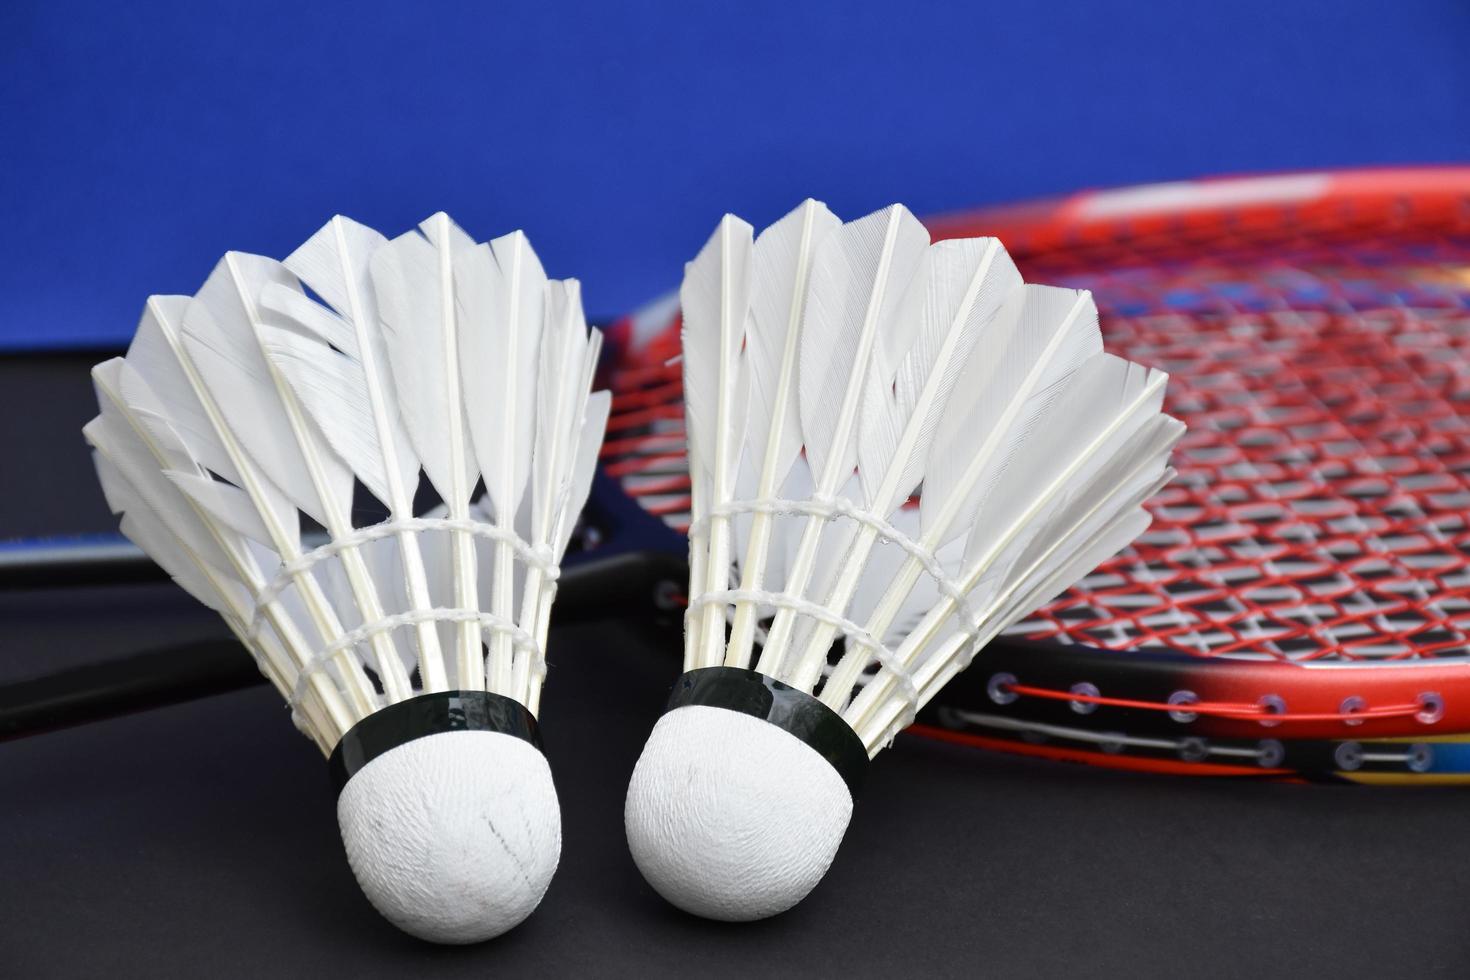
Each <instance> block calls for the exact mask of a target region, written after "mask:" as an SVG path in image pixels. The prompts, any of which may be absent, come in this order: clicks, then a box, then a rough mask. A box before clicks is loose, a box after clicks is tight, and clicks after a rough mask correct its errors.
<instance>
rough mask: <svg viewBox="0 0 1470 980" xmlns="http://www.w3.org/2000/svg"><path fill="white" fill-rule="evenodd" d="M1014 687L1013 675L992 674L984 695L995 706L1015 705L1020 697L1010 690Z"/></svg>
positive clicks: (1014, 676) (1014, 679)
mask: <svg viewBox="0 0 1470 980" xmlns="http://www.w3.org/2000/svg"><path fill="white" fill-rule="evenodd" d="M1015 686H1016V675H1015V674H1006V673H1000V674H993V675H991V678H990V681H989V683H987V684H986V685H985V693H986V694H987V695H989V696H990V700H992V701H994V702H995V703H996V704H1015V703H1016V701H1018V700H1019V699H1020V697H1021V695H1019V694H1017V693H1016V692H1015V691H1014V690H1012V688H1014V687H1015Z"/></svg>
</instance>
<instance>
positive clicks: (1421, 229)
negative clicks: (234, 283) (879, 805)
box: [589, 167, 1470, 784]
mask: <svg viewBox="0 0 1470 980" xmlns="http://www.w3.org/2000/svg"><path fill="white" fill-rule="evenodd" d="M926 223H927V224H928V226H929V228H930V230H931V232H932V233H933V235H934V237H935V238H936V239H938V238H952V237H967V236H976V235H990V236H995V237H998V238H999V239H1001V241H1002V242H1003V243H1004V244H1005V246H1006V247H1007V248H1008V249H1009V251H1010V252H1011V255H1012V256H1013V257H1014V259H1015V260H1016V262H1017V265H1018V266H1019V267H1020V269H1021V271H1022V273H1023V274H1024V275H1025V276H1026V278H1027V280H1028V281H1032V282H1045V283H1052V284H1057V285H1065V286H1072V287H1075V288H1086V289H1090V290H1091V291H1092V292H1093V295H1094V297H1095V299H1096V301H1097V305H1098V308H1099V311H1100V314H1101V323H1102V329H1103V334H1104V342H1105V345H1106V346H1107V348H1108V349H1109V350H1111V351H1113V352H1115V353H1117V354H1120V355H1122V356H1125V357H1128V358H1130V359H1131V360H1135V361H1140V362H1142V363H1146V364H1149V365H1152V366H1156V367H1161V368H1164V369H1166V370H1168V371H1169V372H1170V373H1171V382H1170V393H1169V397H1168V400H1167V403H1166V409H1167V410H1168V411H1170V412H1171V413H1172V414H1174V415H1176V416H1178V417H1180V418H1182V419H1183V420H1184V421H1185V422H1187V423H1188V424H1189V432H1188V434H1187V435H1186V437H1185V439H1184V440H1183V442H1182V443H1181V444H1180V447H1179V450H1178V452H1177V454H1176V456H1177V459H1176V466H1177V468H1178V470H1179V476H1178V478H1177V479H1176V480H1175V481H1174V482H1173V483H1171V484H1170V485H1169V486H1168V487H1166V488H1165V489H1164V490H1163V491H1162V492H1161V493H1160V494H1159V495H1158V496H1157V498H1156V499H1155V500H1154V501H1152V502H1151V504H1150V509H1151V511H1152V512H1153V515H1154V523H1153V526H1152V527H1151V528H1150V530H1149V531H1148V532H1147V533H1145V535H1144V536H1143V537H1142V538H1141V539H1140V540H1139V541H1138V542H1137V543H1136V544H1135V545H1134V546H1132V547H1131V548H1129V549H1128V550H1126V551H1125V552H1123V553H1122V554H1120V555H1118V556H1117V557H1115V558H1113V559H1111V560H1110V561H1108V562H1106V563H1105V564H1103V565H1102V566H1101V567H1100V568H1099V569H1098V570H1097V571H1096V572H1095V573H1094V574H1092V575H1090V576H1088V578H1087V579H1085V580H1084V581H1083V582H1082V583H1080V584H1079V585H1078V586H1077V587H1075V588H1073V589H1071V590H1069V591H1068V592H1067V593H1065V594H1064V595H1062V596H1061V597H1059V598H1058V599H1057V600H1055V601H1054V602H1052V603H1050V604H1049V605H1047V606H1046V607H1045V608H1043V609H1042V610H1040V611H1038V612H1037V613H1036V614H1035V615H1033V616H1032V617H1030V618H1028V619H1027V620H1026V621H1025V622H1023V623H1021V624H1019V625H1018V626H1017V627H1016V628H1015V629H1014V630H1012V631H1011V632H1010V633H1009V634H1007V635H1006V636H1004V637H1002V638H1000V639H999V640H997V641H995V642H994V643H992V644H990V645H989V646H987V647H986V648H985V649H983V650H980V651H978V652H977V654H976V656H975V659H974V662H973V663H972V665H971V667H970V668H969V670H968V671H966V672H965V673H964V674H961V675H960V676H959V678H957V679H956V680H955V681H954V682H952V683H951V684H950V685H949V686H948V687H947V688H946V689H945V690H944V691H943V692H942V693H941V694H939V695H938V696H937V697H936V699H935V701H934V702H933V703H932V704H930V705H929V706H928V707H927V708H926V710H925V711H924V712H922V713H921V715H920V718H919V722H918V723H917V724H916V725H914V726H913V727H912V728H911V729H910V730H909V731H910V732H912V733H915V734H919V735H923V736H927V737H930V738H936V739H942V740H946V741H951V742H958V743H962V744H967V745H974V746H979V747H982V748H988V749H997V750H1003V751H1007V752H1014V753H1022V754H1026V755H1032V756H1042V757H1047V758H1052V759H1059V760H1068V761H1077V762H1086V763H1092V764H1096V765H1104V766H1110V767H1114V768H1122V769H1134V770H1144V771H1150V772H1160V773H1180V774H1200V775H1228V776H1251V777H1257V778H1275V779H1314V780H1315V779H1327V780H1348V781H1353V782H1360V783H1386V784H1393V783H1414V784H1423V783H1459V782H1466V781H1470V656H1467V655H1470V530H1467V526H1466V525H1467V514H1470V168H1454V167H1438V168H1414V169H1391V170H1363V171H1344V172H1328V173H1292V174H1282V175H1273V176H1263V177H1243V178H1220V179H1211V180H1202V181H1190V182H1183V183H1177V184H1164V185H1152V186H1146V187H1137V188H1127V189H1122V190H1114V191H1098V192H1089V193H1083V194H1078V195H1074V196H1071V197H1066V198H1061V199H1058V200H1052V201H1043V202H1037V203H1031V204H1024V205H1019V206H1010V207H1001V208H992V209H986V210H980V211H974V212H967V213H961V214H953V215H944V216H940V217H938V218H935V219H931V220H929V221H928V222H926ZM678 330H679V318H678V310H677V301H676V300H675V299H673V298H666V299H664V300H662V301H659V302H656V303H654V304H651V305H650V306H648V307H646V308H645V309H643V310H641V311H638V312H636V313H634V314H632V315H630V316H627V317H624V318H622V319H620V320H618V321H617V322H615V323H614V324H612V325H611V326H610V327H609V328H608V331H607V334H608V339H609V341H610V342H609V344H608V359H607V361H606V363H605V366H604V372H603V373H604V380H605V382H606V383H607V384H608V386H609V387H611V388H612V390H613V393H614V400H613V412H612V417H611V420H610V423H609V432H608V438H607V443H606V446H605V448H604V453H603V472H602V473H601V474H600V475H599V481H598V487H597V490H596V492H595V496H594V509H593V514H592V519H591V521H590V526H591V527H592V528H593V529H594V532H595V533H599V534H600V536H601V537H602V539H603V540H601V541H598V542H589V544H594V543H595V544H599V545H601V546H602V547H604V548H607V547H612V548H614V549H616V550H618V551H622V552H626V553H627V554H629V555H630V556H633V555H642V556H645V559H644V560H654V559H652V558H648V557H647V556H663V557H662V558H661V559H659V560H663V561H668V562H676V561H677V560H678V559H679V557H681V556H682V555H683V554H684V553H685V547H686V546H685V543H684V539H683V531H684V529H685V527H687V523H688V520H689V479H688V472H687V462H686V459H685V456H684V434H683V402H682V383H681V378H680V371H679V366H678V364H677V357H678V354H679V339H678ZM599 528H600V529H601V530H600V531H598V530H597V529H599ZM594 550H595V549H594ZM679 599H680V596H679V595H678V594H677V589H672V588H670V589H666V590H665V593H664V594H661V595H660V596H659V597H658V600H657V601H658V603H660V604H664V605H667V606H668V607H669V608H670V609H673V608H674V607H676V606H677V603H678V601H679ZM670 621H671V622H677V617H676V616H671V617H670ZM671 648H672V649H677V645H672V644H671ZM671 669H673V665H672V664H671Z"/></svg>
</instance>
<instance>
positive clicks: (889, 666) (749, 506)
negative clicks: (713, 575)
mask: <svg viewBox="0 0 1470 980" xmlns="http://www.w3.org/2000/svg"><path fill="white" fill-rule="evenodd" d="M739 514H769V515H772V516H777V517H817V518H820V519H822V520H823V521H826V522H828V523H830V522H832V521H835V520H840V519H846V520H851V521H853V522H854V523H856V524H860V525H864V526H866V527H869V528H871V529H872V530H873V531H875V532H876V533H877V535H878V539H879V541H880V542H891V543H892V544H895V545H897V546H898V547H899V548H900V549H902V550H903V551H904V552H905V553H906V554H908V555H909V556H910V557H911V558H913V559H914V560H916V561H917V562H918V563H919V565H920V566H921V567H922V568H923V570H924V574H925V575H927V576H929V578H930V579H932V580H933V582H934V584H935V585H936V586H937V587H938V589H939V592H940V594H941V595H942V596H944V597H945V598H947V599H949V600H950V601H951V602H953V603H954V606H955V614H956V616H957V617H958V619H959V621H960V628H961V631H962V632H963V633H965V635H966V636H968V637H969V639H970V641H971V642H970V643H969V644H968V648H969V656H973V655H974V650H975V640H976V639H977V638H978V636H979V633H980V619H979V617H978V616H977V615H976V614H975V611H974V610H973V609H972V608H971V607H970V604H969V602H968V601H967V600H966V597H965V593H964V592H963V591H962V590H961V588H960V586H959V584H958V583H956V582H955V580H954V579H952V578H951V577H950V576H949V575H948V574H946V573H945V571H944V566H943V565H941V564H940V562H939V558H938V556H936V555H935V554H934V552H933V551H931V550H929V549H928V548H925V547H924V546H923V545H922V544H920V543H919V542H918V541H915V540H914V539H913V538H911V537H909V536H908V535H907V534H905V533H904V532H903V531H901V530H899V529H898V528H896V527H894V526H893V525H892V524H890V523H889V522H888V521H887V520H886V519H884V518H883V517H881V516H879V515H877V514H874V513H873V512H872V511H868V510H864V509H862V508H861V507H859V506H857V505H855V504H853V503H852V502H851V501H850V500H847V499H846V498H843V497H829V496H825V495H822V494H814V495H813V496H811V497H810V498H808V499H805V500H785V499H781V498H777V497H766V498H760V499H756V500H736V501H730V502H729V503H725V504H721V505H719V506H717V507H712V508H710V510H709V512H708V513H705V514H702V515H701V516H700V517H699V518H698V519H697V520H695V521H694V522H692V523H691V524H690V525H689V539H690V541H691V542H692V541H694V540H696V539H699V540H703V539H704V538H705V537H706V535H707V533H708V528H709V522H710V519H711V518H713V517H720V518H729V517H734V516H736V515H739ZM740 602H751V603H757V604H760V605H767V606H773V607H776V608H780V609H788V610H790V611H791V612H793V613H795V614H796V615H798V616H806V617H809V618H811V619H814V620H817V621H819V622H821V623H824V624H826V625H827V626H830V627H832V628H833V629H836V630H838V631H839V632H841V633H842V635H843V637H844V638H845V639H846V640H847V642H849V643H852V644H855V645H857V646H859V647H861V648H863V649H864V650H867V651H868V652H869V653H870V654H871V655H872V657H873V659H874V661H876V662H877V664H878V666H879V667H880V668H881V669H883V670H886V671H888V672H889V673H890V674H892V675H893V678H894V680H895V681H896V682H897V684H898V691H899V697H900V698H901V699H902V701H903V702H904V710H903V712H902V714H901V717H900V718H899V720H898V721H897V723H896V724H895V725H894V727H893V729H892V732H891V733H890V734H893V733H896V732H897V731H898V730H899V729H902V728H906V727H907V726H908V725H910V724H912V723H913V720H914V714H915V712H916V711H917V710H918V698H919V692H918V690H917V688H916V687H915V686H914V680H913V674H912V672H911V670H910V669H909V667H908V666H907V665H905V664H901V663H899V662H898V658H897V656H896V655H895V653H894V651H893V650H891V649H890V648H889V647H887V646H886V645H884V643H883V642H882V640H881V639H880V638H878V637H875V636H873V635H872V634H871V633H870V632H868V630H867V629H865V628H864V627H863V626H861V625H859V624H858V623H856V622H853V621H852V620H850V619H848V618H847V617H845V616H842V615H840V614H839V613H837V612H835V611H833V610H831V609H828V608H827V607H826V606H823V605H822V604H820V603H816V602H812V601H811V600H809V599H804V598H802V597H800V596H792V595H787V594H785V593H782V592H768V591H764V590H752V589H726V590H723V591H718V592H706V593H703V594H701V595H699V596H691V597H690V601H689V609H688V610H687V611H686V613H685V618H686V619H687V618H688V617H689V616H690V615H693V614H694V613H695V612H696V611H698V610H702V609H703V608H704V607H706V606H709V605H712V604H715V603H725V604H727V605H733V604H735V603H740ZM967 659H968V658H967ZM963 666H968V663H966V664H962V667H963Z"/></svg>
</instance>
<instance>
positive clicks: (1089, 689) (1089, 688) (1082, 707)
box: [1067, 681, 1102, 715]
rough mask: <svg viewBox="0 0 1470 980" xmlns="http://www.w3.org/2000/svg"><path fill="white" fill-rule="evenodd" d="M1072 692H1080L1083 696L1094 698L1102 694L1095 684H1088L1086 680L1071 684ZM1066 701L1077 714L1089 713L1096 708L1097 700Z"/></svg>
mask: <svg viewBox="0 0 1470 980" xmlns="http://www.w3.org/2000/svg"><path fill="white" fill-rule="evenodd" d="M1072 693H1073V694H1080V695H1081V696H1082V697H1084V698H1095V697H1100V696H1101V695H1102V692H1101V691H1099V690H1098V689H1097V685H1096V684H1089V683H1088V682H1087V681H1081V682H1080V683H1077V684H1073V685H1072ZM1067 703H1068V704H1069V705H1070V706H1071V708H1072V710H1073V711H1075V712H1077V713H1078V714H1079V715H1090V714H1092V713H1093V712H1094V711H1096V710H1097V702H1095V701H1068V702H1067Z"/></svg>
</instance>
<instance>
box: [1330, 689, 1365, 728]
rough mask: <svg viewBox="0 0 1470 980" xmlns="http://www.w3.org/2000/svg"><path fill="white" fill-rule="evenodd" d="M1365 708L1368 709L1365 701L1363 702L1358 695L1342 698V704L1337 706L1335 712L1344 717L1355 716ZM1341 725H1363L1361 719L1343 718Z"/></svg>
mask: <svg viewBox="0 0 1470 980" xmlns="http://www.w3.org/2000/svg"><path fill="white" fill-rule="evenodd" d="M1367 707H1368V702H1367V701H1365V700H1364V699H1363V698H1361V697H1359V696H1358V695H1356V694H1353V695H1350V696H1349V697H1345V698H1343V699H1342V704H1340V705H1339V706H1338V708H1337V710H1338V712H1339V713H1340V714H1344V715H1355V714H1359V713H1361V712H1362V711H1363V710H1365V709H1366V708H1367ZM1342 723H1343V724H1344V725H1353V726H1357V725H1361V724H1362V723H1363V719H1362V718H1344V719H1343V720H1342Z"/></svg>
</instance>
